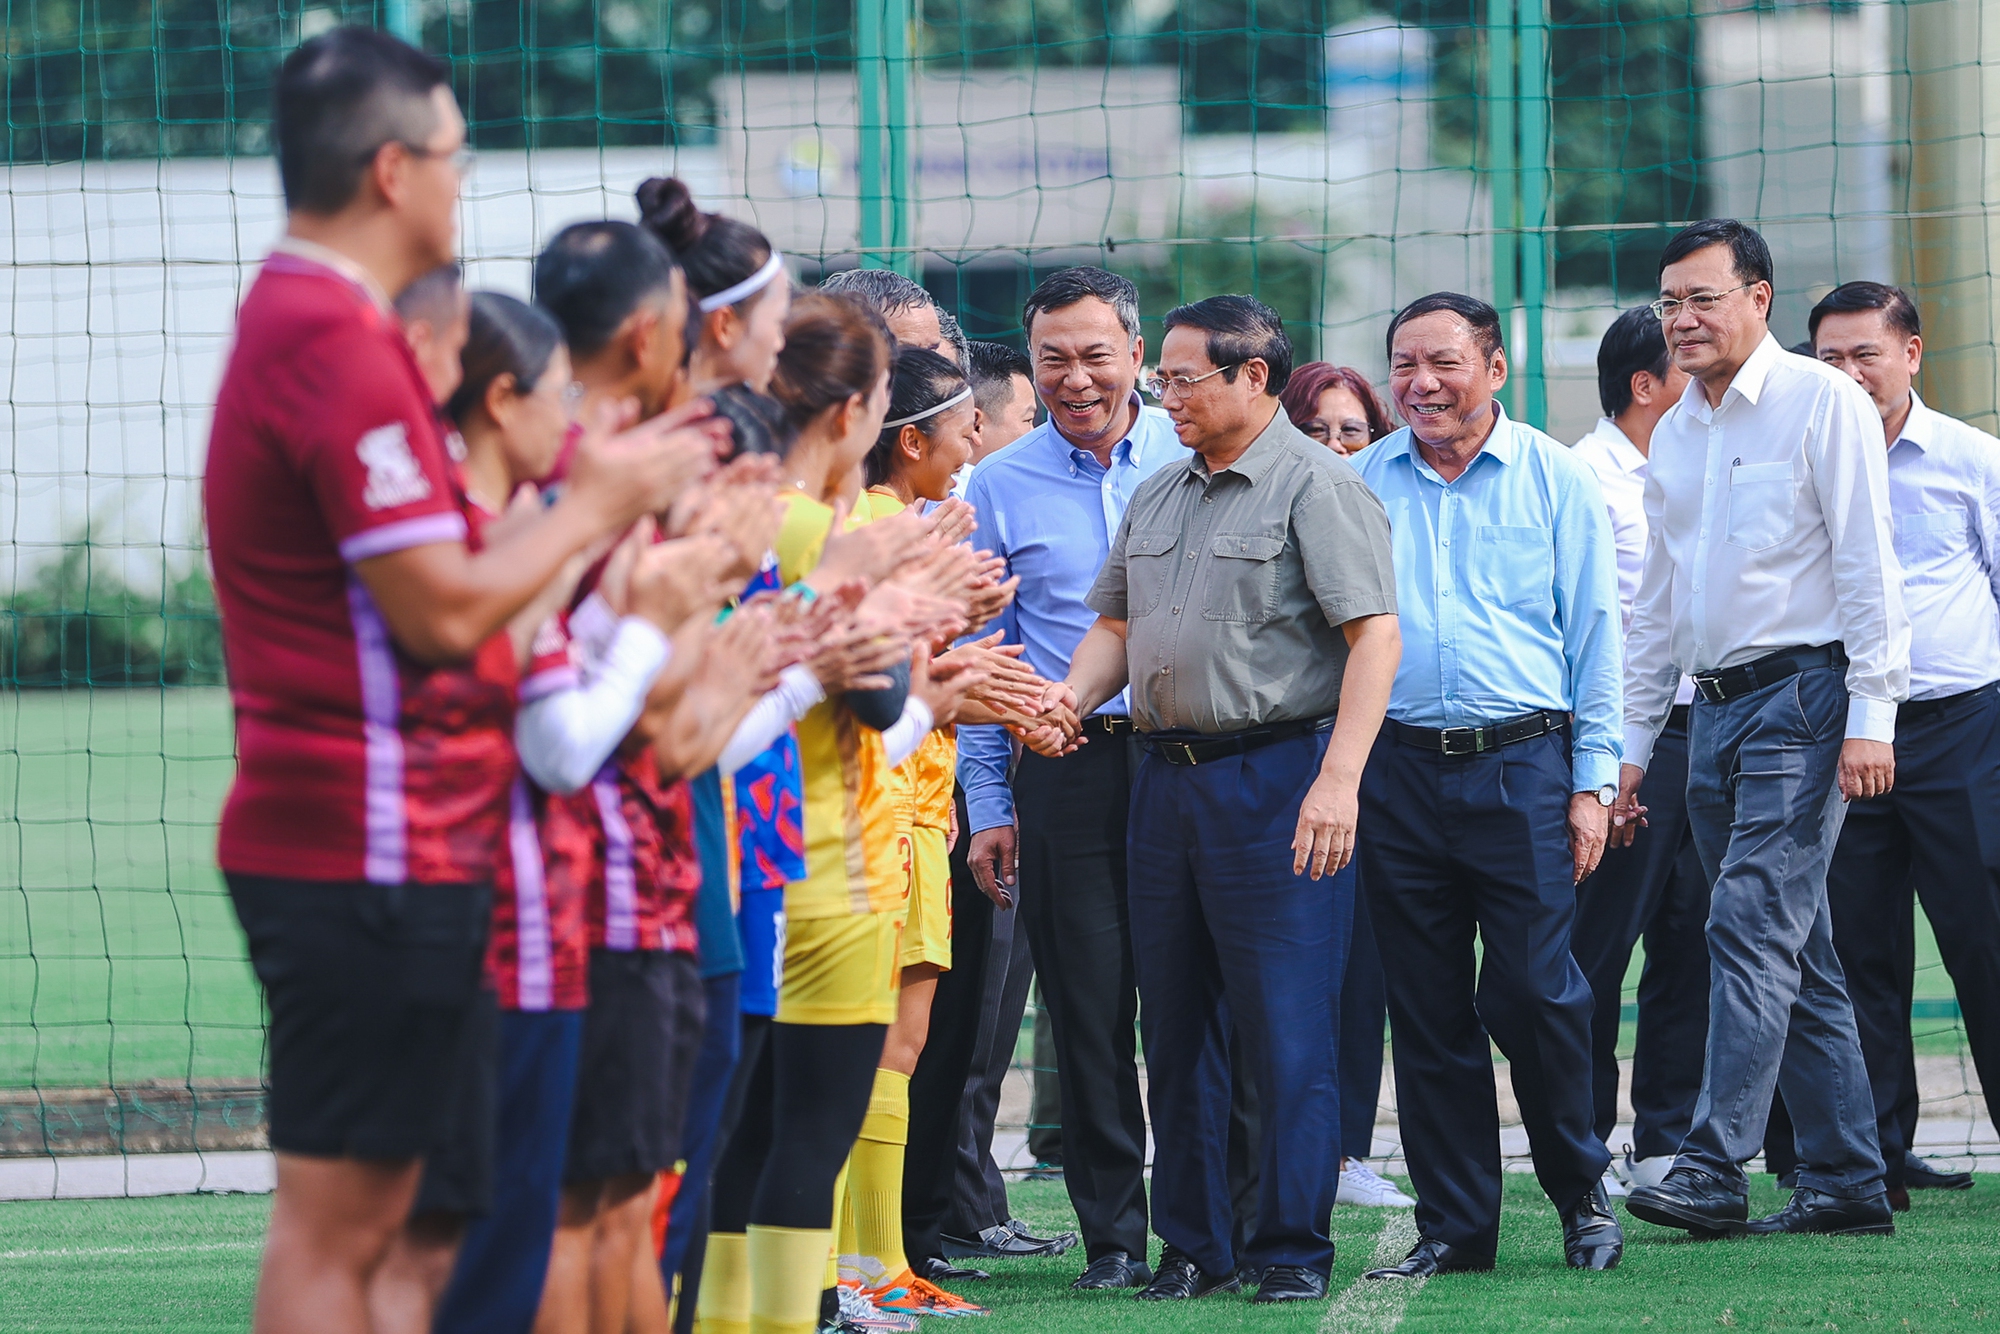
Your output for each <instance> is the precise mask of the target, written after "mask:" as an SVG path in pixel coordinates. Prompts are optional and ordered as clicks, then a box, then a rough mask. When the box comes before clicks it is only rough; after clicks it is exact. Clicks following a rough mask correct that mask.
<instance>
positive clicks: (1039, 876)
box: [1014, 736, 1146, 1260]
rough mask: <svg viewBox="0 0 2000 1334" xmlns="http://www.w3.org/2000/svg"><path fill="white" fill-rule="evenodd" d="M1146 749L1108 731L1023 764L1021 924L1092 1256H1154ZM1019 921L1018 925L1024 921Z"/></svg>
mask: <svg viewBox="0 0 2000 1334" xmlns="http://www.w3.org/2000/svg"><path fill="white" fill-rule="evenodd" d="M1137 760H1138V746H1137V744H1136V743H1135V742H1133V741H1132V740H1131V739H1130V738H1116V737H1103V736H1099V737H1094V738H1092V740H1091V742H1090V744H1088V745H1086V746H1085V747H1083V749H1081V750H1079V751H1077V752H1076V753H1075V754H1073V755H1069V756H1065V757H1064V758H1062V759H1059V760H1050V759H1044V758H1042V757H1041V756H1039V755H1035V754H1033V753H1032V752H1031V753H1029V754H1025V755H1023V756H1022V757H1021V763H1020V767H1019V769H1018V770H1016V772H1015V775H1014V804H1015V811H1016V814H1017V816H1018V818H1019V821H1020V826H1021V844H1020V847H1021V851H1020V864H1019V878H1020V895H1021V899H1020V908H1019V909H1018V911H1019V912H1020V913H1021V922H1022V924H1025V925H1026V927H1027V929H1028V942H1029V948H1030V950H1031V952H1032V953H1033V955H1034V961H1035V973H1036V975H1037V976H1038V977H1039V978H1040V980H1041V987H1042V1003H1043V1004H1044V1005H1045V1006H1047V1007H1048V1012H1049V1021H1050V1025H1051V1027H1052V1030H1053V1035H1054V1038H1055V1046H1056V1065H1057V1068H1058V1071H1059V1077H1060V1079H1061V1083H1062V1104H1063V1113H1062V1114H1063V1131H1062V1133H1063V1180H1064V1182H1065V1183H1066V1184H1067V1185H1068V1187H1069V1198H1070V1204H1071V1206H1072V1207H1074V1208H1075V1210H1076V1218H1077V1224H1078V1227H1079V1229H1080V1230H1081V1231H1082V1233H1083V1243H1084V1248H1085V1253H1086V1255H1087V1256H1088V1257H1089V1258H1090V1259H1092V1260H1095V1259H1097V1258H1098V1257H1099V1256H1101V1255H1108V1254H1110V1253H1112V1252H1114V1251H1123V1252H1124V1253H1126V1254H1128V1255H1131V1256H1134V1257H1138V1256H1143V1255H1145V1254H1146V1186H1145V1170H1146V1112H1145V1105H1144V1103H1143V1102H1142V1101H1141V1100H1140V1096H1139V1067H1138V1035H1137V1029H1136V1027H1135V1025H1136V1023H1137V1020H1138V1009H1139V991H1138V982H1137V980H1136V978H1135V977H1134V974H1133V971H1132V929H1131V920H1130V917H1129V915H1128V912H1127V909H1126V902H1125V867H1126V863H1125V830H1126V822H1127V812H1128V809H1129V807H1130V804H1131V791H1132V775H1133V772H1134V771H1135V769H1136V768H1137ZM1017 929H1018V928H1017Z"/></svg>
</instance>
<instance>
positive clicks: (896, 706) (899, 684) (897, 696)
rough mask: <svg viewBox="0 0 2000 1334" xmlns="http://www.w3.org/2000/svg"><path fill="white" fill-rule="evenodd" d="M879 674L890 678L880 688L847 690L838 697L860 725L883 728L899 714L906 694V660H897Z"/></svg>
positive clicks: (908, 684)
mask: <svg viewBox="0 0 2000 1334" xmlns="http://www.w3.org/2000/svg"><path fill="white" fill-rule="evenodd" d="M883 675H885V676H887V677H889V678H890V682H889V684H888V685H886V686H883V687H882V688H881V689H880V690H850V691H848V692H846V693H845V694H843V695H842V696H841V697H840V701H841V703H843V704H845V705H846V706H847V707H848V710H849V711H850V712H852V713H853V714H854V717H855V719H856V720H857V721H859V722H860V723H861V725H862V726H863V727H872V728H874V729H875V730H876V731H878V732H886V731H888V730H889V729H890V728H891V727H894V726H895V725H896V720H897V719H898V718H900V717H902V716H903V701H905V700H907V699H908V698H909V697H910V664H909V663H907V662H901V663H897V664H896V665H895V666H894V667H891V668H890V669H889V670H888V671H887V672H885V673H883Z"/></svg>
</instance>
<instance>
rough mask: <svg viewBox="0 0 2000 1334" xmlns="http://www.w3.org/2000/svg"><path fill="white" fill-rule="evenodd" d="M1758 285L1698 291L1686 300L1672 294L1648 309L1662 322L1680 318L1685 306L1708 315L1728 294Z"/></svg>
mask: <svg viewBox="0 0 2000 1334" xmlns="http://www.w3.org/2000/svg"><path fill="white" fill-rule="evenodd" d="M1756 285H1757V284H1756V283H1744V284H1743V285H1742V286H1741V287H1731V288H1729V289H1727V290H1726V291H1721V292H1696V293H1694V294H1693V295H1692V296H1689V297H1687V298H1685V299H1684V300H1676V299H1675V298H1673V297H1670V296H1663V297H1661V298H1660V299H1659V300H1658V301H1655V302H1653V303H1652V304H1651V305H1649V306H1647V307H1646V309H1647V310H1650V311H1652V312H1653V318H1654V319H1656V320H1658V321H1660V322H1661V323H1662V324H1664V323H1666V322H1667V321H1669V320H1673V319H1678V318H1679V317H1680V313H1681V308H1682V307H1683V306H1685V307H1686V308H1687V309H1689V310H1692V311H1693V312H1694V313H1695V314H1697V315H1706V314H1708V313H1709V312H1710V311H1712V310H1714V309H1715V308H1716V307H1717V306H1719V305H1721V304H1722V298H1724V297H1726V296H1728V295H1729V294H1730V293H1731V292H1747V291H1749V290H1750V289H1751V288H1753V287H1755V286H1756Z"/></svg>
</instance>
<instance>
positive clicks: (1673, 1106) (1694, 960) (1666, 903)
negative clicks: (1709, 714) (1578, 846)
mask: <svg viewBox="0 0 2000 1334" xmlns="http://www.w3.org/2000/svg"><path fill="white" fill-rule="evenodd" d="M1688 707H1689V706H1687V705H1681V706H1678V707H1676V708H1675V709H1674V711H1673V714H1672V716H1671V717H1670V719H1669V720H1668V723H1667V726H1666V729H1665V730H1664V731H1662V732H1661V733H1660V739H1659V741H1658V742H1657V743H1655V745H1654V747H1653V760H1652V764H1651V765H1650V766H1649V767H1648V768H1647V770H1646V781H1645V782H1644V783H1642V784H1640V786H1639V801H1640V804H1642V805H1644V806H1645V807H1646V808H1647V814H1646V827H1645V828H1643V829H1641V830H1640V831H1639V836H1638V838H1636V839H1635V840H1634V841H1633V843H1632V846H1631V847H1629V848H1607V849H1605V853H1604V861H1603V862H1602V863H1601V864H1600V865H1599V866H1598V868H1597V870H1596V872H1594V873H1593V874H1592V875H1591V876H1590V878H1589V879H1587V880H1585V881H1584V882H1583V883H1582V884H1581V885H1578V886H1577V890H1576V924H1575V926H1573V927H1572V928H1571V930H1570V952H1571V953H1572V954H1574V955H1575V956H1576V962H1577V966H1578V967H1580V968H1582V969H1583V976H1584V979H1585V980H1586V981H1588V982H1589V983H1590V991H1591V995H1592V996H1593V997H1594V999H1595V1003H1596V1011H1595V1013H1594V1014H1593V1016H1592V1018H1591V1023H1590V1076H1591V1102H1592V1105H1593V1108H1594V1111H1595V1124H1596V1130H1597V1137H1598V1138H1599V1139H1601V1140H1603V1141H1604V1142H1605V1143H1606V1144H1607V1145H1608V1144H1610V1142H1611V1131H1612V1128H1613V1127H1614V1126H1615V1125H1616V1124H1617V1122H1618V1015H1619V1008H1620V1005H1621V1004H1622V1002H1623V999H1624V997H1623V989H1624V984H1625V969H1626V966H1627V965H1628V964H1630V963H1631V961H1632V947H1633V945H1635V944H1637V943H1638V941H1639V940H1640V939H1642V938H1643V939H1644V940H1645V942H1646V963H1645V966H1644V970H1643V971H1642V972H1641V973H1640V974H1639V1033H1638V1043H1637V1047H1636V1049H1635V1051H1634V1053H1633V1057H1632V1122H1633V1124H1632V1152H1633V1154H1634V1155H1635V1156H1637V1157H1640V1158H1660V1157H1672V1156H1673V1154H1674V1151H1675V1150H1677V1149H1679V1148H1680V1146H1681V1141H1682V1140H1683V1139H1685V1138H1686V1137H1687V1131H1688V1126H1689V1125H1690V1124H1692V1123H1693V1121H1694V1104H1695V1099H1697V1098H1699V1097H1700V1096H1701V1067H1702V1060H1703V1053H1704V1048H1705V1046H1706V1044H1707V1042H1708V940H1707V937H1706V936H1705V935H1704V928H1705V927H1706V926H1707V925H1708V894H1709V886H1708V877H1707V876H1706V875H1704V874H1703V873H1702V869H1701V858H1700V857H1699V856H1698V855H1697V854H1696V852H1695V848H1694V831H1693V830H1692V829H1690V828H1689V827H1688V818H1687V764H1688V759H1687V738H1688V731H1687V729H1688V714H1687V711H1688Z"/></svg>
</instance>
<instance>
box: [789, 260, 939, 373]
mask: <svg viewBox="0 0 2000 1334" xmlns="http://www.w3.org/2000/svg"><path fill="white" fill-rule="evenodd" d="M819 290H820V291H822V292H836V293H842V294H844V295H847V296H851V297H855V298H857V299H859V300H861V301H865V302H867V303H868V304H869V305H871V306H873V307H874V308H875V309H876V311H877V312H879V313H880V314H881V316H882V318H883V320H884V321H886V322H887V324H888V325H889V333H890V334H891V335H892V336H893V337H894V338H895V340H896V343H897V345H898V346H900V347H920V348H923V349H924V350H925V351H927V352H935V353H937V354H938V355H939V356H941V357H949V358H950V359H951V360H953V361H955V362H957V363H958V364H959V365H960V366H964V365H965V330H963V329H961V328H959V327H958V320H957V319H956V318H955V317H954V316H953V315H952V313H951V312H950V311H948V310H946V309H945V308H944V307H943V306H940V305H939V304H938V303H937V298H936V297H934V296H932V295H931V294H930V293H929V292H927V291H925V290H924V289H923V286H922V285H921V284H919V283H918V282H916V281H915V280H914V279H910V278H905V277H904V276H903V275H902V274H900V273H897V272H895V271H893V270H891V269H847V270H844V271H843V272H840V273H836V274H834V275H833V276H832V277H830V278H828V279H827V280H826V281H825V282H822V283H821V284H820V285H819Z"/></svg>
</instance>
